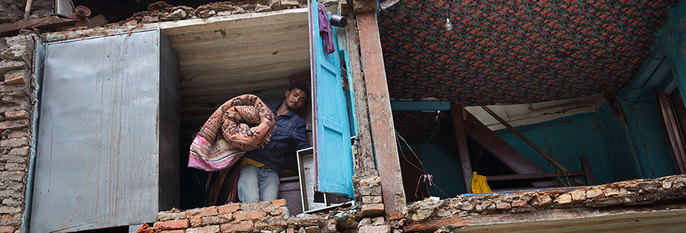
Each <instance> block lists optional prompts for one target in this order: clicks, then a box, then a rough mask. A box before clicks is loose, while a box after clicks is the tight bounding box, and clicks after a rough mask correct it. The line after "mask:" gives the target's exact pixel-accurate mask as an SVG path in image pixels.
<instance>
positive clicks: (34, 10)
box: [0, 0, 55, 20]
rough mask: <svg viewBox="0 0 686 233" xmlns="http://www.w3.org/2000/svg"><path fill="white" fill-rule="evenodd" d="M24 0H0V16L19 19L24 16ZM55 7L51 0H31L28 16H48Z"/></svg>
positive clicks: (35, 17) (33, 17) (32, 17)
mask: <svg viewBox="0 0 686 233" xmlns="http://www.w3.org/2000/svg"><path fill="white" fill-rule="evenodd" d="M25 8H26V0H0V18H10V19H15V20H21V19H22V18H23V17H24V10H25ZM54 8H55V1H53V0H33V3H31V13H30V16H29V18H31V19H37V18H42V17H46V16H49V15H50V14H52V12H53V11H54Z"/></svg>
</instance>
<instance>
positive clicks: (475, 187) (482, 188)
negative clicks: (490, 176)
mask: <svg viewBox="0 0 686 233" xmlns="http://www.w3.org/2000/svg"><path fill="white" fill-rule="evenodd" d="M490 192H492V191H491V187H488V182H486V177H485V176H482V175H477V174H476V172H473V173H472V193H490Z"/></svg>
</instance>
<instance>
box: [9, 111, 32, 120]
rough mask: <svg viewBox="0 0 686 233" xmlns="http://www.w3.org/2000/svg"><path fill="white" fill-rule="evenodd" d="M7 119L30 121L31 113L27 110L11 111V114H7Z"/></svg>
mask: <svg viewBox="0 0 686 233" xmlns="http://www.w3.org/2000/svg"><path fill="white" fill-rule="evenodd" d="M5 117H6V118H7V119H8V120H16V119H29V113H28V112H27V111H25V110H19V111H11V112H6V113H5Z"/></svg>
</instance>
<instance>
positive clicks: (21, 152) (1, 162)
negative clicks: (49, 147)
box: [0, 35, 36, 233]
mask: <svg viewBox="0 0 686 233" xmlns="http://www.w3.org/2000/svg"><path fill="white" fill-rule="evenodd" d="M35 38H36V37H35V36H33V35H19V36H14V37H6V38H0V77H1V78H2V79H1V80H0V81H2V82H0V101H1V102H2V105H0V200H2V204H1V205H0V233H5V232H18V231H19V229H20V227H21V219H22V214H23V210H24V204H25V188H26V179H27V172H28V165H29V151H30V148H31V147H30V142H31V123H32V118H31V113H32V112H33V104H34V103H35V98H33V96H32V94H33V91H32V90H33V88H32V86H31V85H30V83H31V80H32V79H31V74H32V70H33V69H32V65H31V64H33V58H32V54H33V49H32V48H33V45H34V39H35Z"/></svg>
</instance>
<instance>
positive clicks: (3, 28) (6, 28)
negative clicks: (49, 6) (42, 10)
mask: <svg viewBox="0 0 686 233" xmlns="http://www.w3.org/2000/svg"><path fill="white" fill-rule="evenodd" d="M73 22H76V20H74V19H62V18H59V17H57V16H48V17H44V18H38V19H32V20H28V21H26V20H22V21H17V22H13V23H3V24H0V36H4V35H10V34H13V33H17V32H18V31H19V30H21V29H27V28H42V27H52V26H60V25H66V24H69V23H73Z"/></svg>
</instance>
